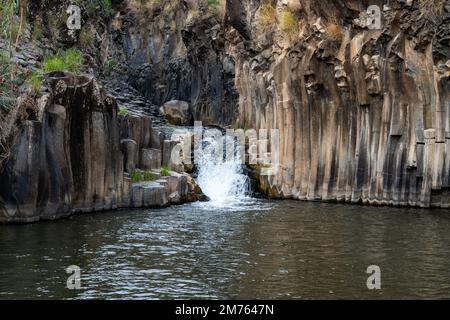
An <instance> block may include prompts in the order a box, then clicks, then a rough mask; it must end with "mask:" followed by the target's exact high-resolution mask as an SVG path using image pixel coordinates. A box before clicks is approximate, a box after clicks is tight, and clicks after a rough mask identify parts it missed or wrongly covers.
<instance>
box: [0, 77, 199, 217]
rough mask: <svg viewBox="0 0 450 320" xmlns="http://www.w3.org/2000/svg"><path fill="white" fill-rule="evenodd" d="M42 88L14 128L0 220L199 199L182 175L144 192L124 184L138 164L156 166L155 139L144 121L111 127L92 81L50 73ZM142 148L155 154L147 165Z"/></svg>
mask: <svg viewBox="0 0 450 320" xmlns="http://www.w3.org/2000/svg"><path fill="white" fill-rule="evenodd" d="M47 86H48V89H49V93H46V94H45V95H44V96H42V97H41V98H40V103H39V104H38V110H37V111H36V113H37V115H36V118H35V119H32V120H26V121H24V122H23V123H21V124H20V125H19V128H18V129H17V130H16V131H17V132H16V134H15V135H14V139H13V143H12V149H11V152H10V154H11V155H10V157H9V158H8V159H7V161H6V162H5V164H4V168H3V171H2V172H1V174H0V182H1V183H0V222H33V221H37V220H40V219H56V218H60V217H64V216H67V215H70V214H72V213H75V212H91V211H103V210H111V209H116V208H121V207H162V206H166V205H168V204H170V203H180V202H185V201H196V200H198V199H199V197H198V191H199V190H198V188H196V185H195V182H193V181H192V180H191V178H190V176H188V175H187V174H183V173H181V174H177V173H171V175H170V177H160V178H159V180H157V181H155V182H151V183H150V182H149V183H148V184H147V185H144V186H142V185H136V184H135V183H133V182H132V181H131V179H130V175H131V174H135V171H136V170H138V169H139V168H140V167H141V165H144V167H145V169H149V170H150V169H158V168H161V165H162V160H161V152H162V146H163V143H161V141H160V139H161V138H162V139H163V137H160V134H159V133H158V132H156V130H153V128H152V126H151V121H150V119H149V118H148V117H144V116H143V117H131V116H130V117H125V118H121V119H120V121H119V119H118V116H117V105H116V103H115V101H114V100H113V99H111V98H110V97H108V96H106V95H105V92H104V90H103V89H102V88H101V86H99V84H98V83H97V82H96V81H95V80H94V78H93V77H92V76H79V77H75V76H73V75H71V74H68V73H53V74H49V75H48V79H47ZM152 148H153V149H152ZM148 150H154V151H153V154H155V155H156V156H155V157H154V158H153V159H152V160H151V161H148V159H147V156H148ZM155 175H156V173H155ZM174 193H176V194H174ZM171 196H172V198H171Z"/></svg>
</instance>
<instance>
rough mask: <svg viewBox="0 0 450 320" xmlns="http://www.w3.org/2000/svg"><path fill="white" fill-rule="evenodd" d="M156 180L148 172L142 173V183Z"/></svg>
mask: <svg viewBox="0 0 450 320" xmlns="http://www.w3.org/2000/svg"><path fill="white" fill-rule="evenodd" d="M153 180H156V176H155V175H154V174H153V173H152V172H150V171H144V181H153Z"/></svg>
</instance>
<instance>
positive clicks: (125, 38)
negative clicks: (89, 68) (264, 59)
mask: <svg viewBox="0 0 450 320" xmlns="http://www.w3.org/2000/svg"><path fill="white" fill-rule="evenodd" d="M135 3H138V1H123V3H122V4H121V5H120V8H119V10H118V11H119V12H118V14H117V15H116V16H115V17H114V20H113V21H112V31H111V32H112V39H113V41H112V43H109V44H108V45H109V47H110V48H111V49H110V50H112V55H113V56H114V57H116V59H119V60H121V61H123V63H125V64H126V65H127V67H126V69H127V73H126V75H127V78H128V82H129V83H130V84H131V85H132V86H133V87H134V88H136V89H138V91H139V92H141V93H142V94H143V95H144V96H145V97H146V98H147V99H148V100H150V101H151V102H152V103H153V104H155V105H158V106H162V105H164V103H166V102H168V101H171V100H181V101H186V102H188V103H189V105H190V107H191V113H192V117H193V118H194V120H202V121H203V122H204V123H205V124H207V125H217V126H226V125H230V124H231V123H232V122H233V120H234V117H235V115H236V113H237V101H238V96H237V92H236V90H235V89H234V70H235V67H234V61H233V59H232V58H231V57H230V56H228V55H227V52H226V50H225V48H224V44H225V42H224V40H225V38H224V28H223V25H222V24H221V18H220V17H219V16H217V15H215V14H212V13H211V12H208V1H207V0H192V1H185V0H183V1H179V0H165V1H160V2H156V1H155V4H154V5H153V6H137V7H136V6H135V5H134V4H135Z"/></svg>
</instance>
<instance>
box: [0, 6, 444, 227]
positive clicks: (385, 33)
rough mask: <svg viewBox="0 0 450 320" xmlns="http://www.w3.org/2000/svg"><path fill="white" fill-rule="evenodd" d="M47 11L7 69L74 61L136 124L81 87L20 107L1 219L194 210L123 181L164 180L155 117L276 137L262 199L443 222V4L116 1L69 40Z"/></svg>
mask: <svg viewBox="0 0 450 320" xmlns="http://www.w3.org/2000/svg"><path fill="white" fill-rule="evenodd" d="M53 2H54V3H55V4H58V6H54V7H52V8H53V9H51V10H50V11H48V12H47V11H46V10H45V8H46V2H43V1H36V2H33V4H32V5H31V6H30V16H31V18H33V19H31V20H32V21H30V22H32V23H34V24H30V25H32V26H33V25H36V23H35V22H33V21H34V20H36V21H38V22H39V21H42V22H43V25H44V26H47V25H48V29H49V30H48V31H49V32H47V33H48V35H46V36H45V37H46V38H45V39H47V40H49V41H42V43H41V44H40V45H38V46H37V48H38V49H39V50H38V53H36V54H35V55H34V54H33V55H32V56H33V59H31V60H32V61H29V60H30V59H28V61H27V55H26V54H23V55H19V56H18V57H15V59H16V60H17V61H18V63H19V64H20V65H22V67H26V68H34V66H35V65H39V63H40V61H39V60H42V57H43V56H45V55H46V54H48V53H49V52H53V53H56V52H57V50H58V49H59V48H67V47H71V46H74V45H75V46H78V47H81V48H83V49H82V50H83V53H84V56H85V58H86V61H87V63H88V65H89V71H91V73H92V74H94V75H95V76H98V77H100V78H101V81H102V82H103V84H105V85H106V87H107V88H109V90H110V93H112V94H113V95H114V96H116V97H117V98H118V101H119V102H120V103H121V106H126V107H129V106H131V107H130V111H132V112H131V114H130V115H129V116H127V117H123V118H118V117H117V106H116V105H115V102H114V99H111V98H108V97H107V95H106V94H105V93H102V92H103V91H102V90H100V89H99V88H100V86H99V85H98V84H97V82H96V81H95V80H94V79H93V78H92V77H90V76H89V77H88V76H86V77H79V78H73V77H70V76H67V75H63V76H62V75H60V76H62V77H63V78H64V80H62V79H59V80H58V79H56V78H58V77H56V78H54V77H49V86H50V88H49V90H50V91H49V92H47V93H45V94H43V95H41V96H40V98H39V99H38V101H37V102H36V103H37V104H36V103H34V104H33V103H32V104H31V107H27V105H28V104H29V101H28V100H27V99H25V98H23V99H25V100H23V101H22V100H20V103H22V104H23V105H24V106H25V107H23V108H22V109H20V110H26V112H25V113H26V114H28V116H27V117H28V118H27V119H19V120H20V121H15V122H14V123H16V122H17V123H18V124H20V125H8V126H6V128H7V130H6V131H5V132H7V133H8V135H9V136H10V137H13V138H14V139H9V140H4V137H3V133H2V136H1V139H2V141H8V142H9V143H10V144H11V146H10V147H11V148H9V147H8V148H6V149H5V150H8V151H9V153H8V154H0V160H2V163H1V164H2V168H3V170H2V171H1V177H0V179H1V182H2V183H1V186H0V196H1V199H2V203H1V205H0V212H1V213H2V214H3V217H4V218H3V219H2V220H4V221H34V220H37V219H39V218H40V217H44V218H53V217H57V216H60V215H64V214H68V213H71V212H74V211H92V210H103V209H109V208H115V207H120V206H124V207H128V206H148V205H150V204H152V203H153V204H155V203H158V205H165V204H167V203H170V202H172V203H177V202H179V201H181V200H182V198H183V197H185V198H187V199H191V200H193V199H194V198H195V197H194V196H193V194H194V193H195V190H194V189H195V186H194V185H193V184H192V183H188V185H189V186H188V187H186V188H185V187H182V186H181V185H184V184H185V178H186V179H188V177H178V176H177V178H176V179H175V180H176V181H179V182H180V181H181V182H180V183H181V184H180V185H178V186H176V185H174V181H175V180H174V179H172V180H173V181H172V180H171V179H168V178H166V179H165V180H164V179H163V180H164V181H162V180H161V179H159V178H161V177H156V178H157V179H159V180H157V181H156V182H155V183H156V184H158V185H159V186H157V185H151V186H150V184H147V185H141V184H133V183H131V182H130V175H131V174H132V173H133V171H134V170H136V169H144V170H147V169H148V170H152V169H154V168H155V167H159V166H161V165H167V166H170V160H169V157H168V154H169V153H170V150H171V148H172V147H173V145H174V142H173V141H164V140H165V138H164V136H163V135H162V133H161V132H159V131H157V130H154V128H152V125H151V121H150V119H149V118H148V116H143V115H144V114H145V115H148V114H151V115H153V116H154V118H153V119H152V120H157V119H155V116H158V114H159V110H163V111H164V113H165V114H166V116H171V117H172V118H174V119H175V120H176V122H177V123H179V124H183V125H190V124H192V121H194V120H200V121H202V122H203V123H204V124H205V125H212V126H221V127H223V128H230V127H231V128H245V129H248V128H252V129H257V130H258V129H269V130H270V129H278V130H279V132H280V142H281V143H280V150H279V151H280V163H279V171H278V174H276V175H274V176H259V180H260V187H261V191H262V192H264V193H265V194H266V195H268V196H269V197H274V198H294V199H301V200H323V201H342V202H351V203H368V204H388V205H409V206H417V207H443V208H447V207H450V93H449V92H450V80H449V77H450V1H449V0H437V1H429V0H359V1H358V0H348V1H344V0H321V1H316V0H223V1H221V0H218V1H212V0H211V1H208V0H181V1H179V0H176V1H175V0H166V1H150V0H149V1H137V0H136V1H135V0H116V1H112V4H113V6H112V8H110V9H109V11H108V13H107V14H106V13H102V14H98V13H99V12H103V11H102V10H103V8H102V7H101V6H100V7H97V8H96V9H93V10H94V11H92V9H88V7H87V5H86V6H85V5H82V12H83V30H81V31H80V32H78V33H75V34H72V35H71V36H69V37H67V36H66V34H67V32H66V31H67V30H63V29H64V25H65V20H64V19H62V22H61V21H59V22H61V23H59V22H58V23H59V24H58V25H57V27H58V28H53V29H52V23H51V22H52V21H53V20H52V19H51V16H52V15H55V14H57V11H58V10H63V9H64V8H65V6H67V5H68V4H69V2H70V1H66V0H55V1H53ZM220 4H223V6H221V5H220ZM373 5H376V6H377V7H378V8H379V9H380V19H381V20H380V25H379V26H375V27H374V26H373V25H371V22H373V21H372V20H371V19H370V17H369V15H368V7H369V6H373ZM58 8H59V9H58ZM89 10H91V11H89ZM86 12H87V13H86ZM60 20H61V19H60ZM52 30H53V31H52ZM55 30H56V31H55ZM61 30H62V31H61ZM89 30H91V31H92V30H96V32H95V37H93V38H92V39H90V40H91V41H90V42H93V43H90V44H82V43H85V42H87V40H89V38H86V32H87V31H89ZM50 31H51V32H50ZM83 32H84V33H83ZM47 33H46V34H47ZM30 41H31V40H30ZM0 44H1V43H0ZM83 46H84V47H83ZM112 60H115V61H116V62H117V68H115V69H114V70H109V71H108V70H107V66H108V62H111V61H112ZM54 76H55V75H54ZM74 81H75V82H74ZM41 93H42V92H41ZM161 106H164V107H163V108H161V109H160V107H161ZM172 111H173V112H172ZM171 112H172V113H173V114H171ZM14 116H17V117H18V118H20V117H21V115H20V114H18V115H14ZM15 120H16V119H15ZM23 120H26V121H23ZM158 121H159V120H158ZM2 147H3V142H2ZM3 153H5V152H3ZM109 155H111V156H109ZM154 173H157V172H154ZM174 175H175V174H174ZM188 180H189V179H188ZM171 181H172V182H171ZM161 187H163V188H164V191H163V192H159V191H158V190H160V191H162V189H160V188H161ZM149 190H152V191H149ZM150 199H153V200H150Z"/></svg>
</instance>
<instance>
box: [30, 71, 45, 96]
mask: <svg viewBox="0 0 450 320" xmlns="http://www.w3.org/2000/svg"><path fill="white" fill-rule="evenodd" d="M43 81H44V75H43V74H42V72H41V71H34V72H32V73H31V74H30V75H29V76H28V78H27V83H28V85H29V86H30V88H31V89H32V90H33V91H34V92H39V91H40V90H41V87H42V82H43Z"/></svg>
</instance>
